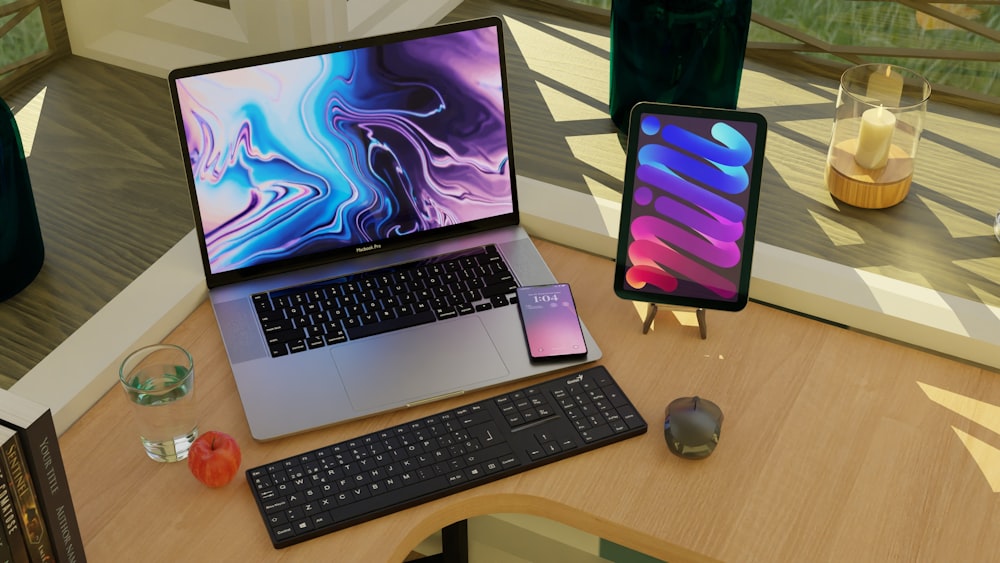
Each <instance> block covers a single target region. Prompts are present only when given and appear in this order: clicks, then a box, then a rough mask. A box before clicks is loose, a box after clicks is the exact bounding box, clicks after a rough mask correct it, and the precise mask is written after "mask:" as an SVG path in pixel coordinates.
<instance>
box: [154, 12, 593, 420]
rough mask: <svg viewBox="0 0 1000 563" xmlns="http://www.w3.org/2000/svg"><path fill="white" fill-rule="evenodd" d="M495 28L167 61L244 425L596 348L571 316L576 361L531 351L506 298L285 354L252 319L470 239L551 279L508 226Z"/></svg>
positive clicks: (360, 413) (436, 392) (526, 275)
mask: <svg viewBox="0 0 1000 563" xmlns="http://www.w3.org/2000/svg"><path fill="white" fill-rule="evenodd" d="M501 25H502V24H501V22H500V20H498V19H496V18H487V19H482V20H473V21H468V22H460V23H456V24H447V25H442V26H437V27H434V28H427V29H421V30H415V31H408V32H403V33H397V34H391V35H386V36H380V37H373V38H366V39H360V40H356V41H351V42H345V43H339V44H332V45H325V46H320V47H312V48H307V49H300V50H296V51H289V52H284V53H277V54H271V55H264V56H260V57H253V58H248V59H240V60H235V61H226V62H220V63H212V64H207V65H200V66H197V67H189V68H184V69H178V70H175V71H173V72H172V73H171V74H170V77H169V80H168V82H169V86H170V92H171V96H172V99H173V103H174V111H175V115H176V118H177V124H178V129H179V134H180V139H181V147H182V154H183V157H184V162H185V165H186V170H187V177H188V183H189V186H190V190H191V196H192V203H193V208H194V213H195V223H196V226H197V230H198V235H199V237H198V238H199V244H200V246H201V253H202V259H203V263H204V267H205V273H206V281H207V283H208V286H209V294H210V298H211V301H212V304H213V307H214V310H215V314H216V318H217V320H218V323H219V328H220V330H221V332H222V337H223V340H224V342H225V346H226V351H227V353H228V356H229V361H230V363H231V365H232V369H233V375H234V377H235V380H236V384H237V387H238V389H239V394H240V398H241V400H242V403H243V408H244V411H245V413H246V418H247V422H248V424H249V427H250V431H251V434H252V435H253V436H254V437H255V438H256V439H258V440H268V439H273V438H277V437H280V436H286V435H290V434H294V433H299V432H303V431H307V430H311V429H315V428H320V427H324V426H328V425H331V424H335V423H339V422H343V421H347V420H351V419H356V418H360V417H364V416H369V415H373V414H376V413H380V412H384V411H387V410H392V409H399V408H403V407H407V406H412V405H414V404H421V403H424V402H428V401H433V400H437V399H441V398H445V397H450V396H454V395H458V394H461V393H464V392H467V391H470V390H474V389H480V388H483V387H488V386H493V385H498V384H501V383H505V382H508V381H512V380H516V379H520V378H525V377H529V376H533V375H538V374H542V373H546V372H551V371H554V370H558V369H562V368H566V367H570V366H573V365H578V364H582V363H586V362H591V361H594V360H596V359H598V358H599V357H600V356H601V352H600V349H599V348H598V346H597V344H596V343H595V342H594V341H593V338H592V337H591V336H590V334H589V332H587V330H586V328H584V333H585V337H586V340H587V347H588V353H587V355H586V356H581V357H577V358H574V359H571V360H560V361H556V362H544V363H538V362H532V361H530V360H529V358H528V351H527V348H526V345H525V339H524V335H523V331H522V328H521V321H520V316H519V314H518V311H517V308H516V306H514V305H508V306H497V307H491V308H488V309H486V310H480V311H476V312H475V313H471V314H462V315H457V316H454V317H452V318H447V319H445V320H438V321H436V322H430V323H426V324H421V325H419V326H414V327H411V328H404V329H400V330H395V331H392V332H387V333H384V334H379V335H375V336H368V337H365V338H358V339H348V340H346V341H340V342H331V343H326V342H324V343H319V342H318V341H317V342H316V343H315V344H316V345H315V346H313V345H310V346H305V345H302V346H299V347H297V348H296V346H293V345H289V348H282V349H281V351H278V349H277V348H274V345H273V338H271V339H269V336H268V334H265V332H266V331H265V328H263V326H270V325H263V326H262V321H261V314H260V313H259V311H258V309H257V308H258V306H259V302H260V300H261V299H264V298H262V297H261V295H265V296H266V295H268V292H272V293H271V295H276V294H278V293H282V291H283V290H285V288H291V287H297V286H301V285H306V286H307V287H319V286H321V285H322V283H323V282H324V280H331V279H337V278H343V277H345V276H354V275H358V274H359V273H362V272H368V271H371V270H376V269H380V268H385V267H393V266H394V265H399V264H405V263H410V262H413V261H422V260H431V261H433V260H435V258H434V257H436V256H439V255H442V254H451V253H461V252H463V251H465V250H466V249H470V248H478V247H483V246H486V245H493V246H495V248H496V249H497V251H498V252H499V254H500V255H501V256H502V257H503V258H504V260H505V261H506V263H507V264H508V265H509V267H510V271H511V273H512V274H513V277H514V278H515V280H516V283H517V284H518V285H535V284H545V283H553V282H555V281H556V280H555V278H554V276H553V275H552V273H551V272H550V271H549V269H548V268H547V266H546V265H545V263H544V261H543V260H542V258H541V256H540V255H539V253H538V251H537V249H536V248H535V246H534V245H533V244H532V242H531V240H530V239H529V238H528V236H527V233H526V232H525V231H524V229H523V228H521V227H520V226H519V224H518V207H517V194H516V187H515V174H514V169H513V162H512V160H511V156H512V154H513V153H512V148H511V127H510V119H509V100H508V90H507V84H506V70H505V65H504V51H503V30H502V27H501ZM274 292H277V293H274ZM268 299H269V301H268V302H269V303H271V302H276V300H275V299H273V298H268ZM282 322H285V321H282ZM288 322H289V323H291V321H288ZM267 330H270V328H268V329H267ZM288 349H291V350H293V351H294V352H289V353H286V352H287V350H288ZM296 350H298V351H296Z"/></svg>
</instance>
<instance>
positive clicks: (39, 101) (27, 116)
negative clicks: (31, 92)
mask: <svg viewBox="0 0 1000 563" xmlns="http://www.w3.org/2000/svg"><path fill="white" fill-rule="evenodd" d="M47 89H48V88H47V87H43V88H42V89H41V90H40V91H39V92H38V93H37V94H35V96H34V97H33V98H31V101H29V102H28V103H26V104H24V106H22V107H21V108H19V109H18V110H17V111H16V112H14V120H15V121H17V130H18V132H19V133H20V134H21V145H22V146H23V147H24V156H25V157H29V156H31V148H32V146H34V144H35V133H36V132H38V121H39V120H40V119H41V117H42V106H43V105H44V104H45V92H46V90H47Z"/></svg>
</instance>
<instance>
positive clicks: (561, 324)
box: [517, 283, 587, 360]
mask: <svg viewBox="0 0 1000 563" xmlns="http://www.w3.org/2000/svg"><path fill="white" fill-rule="evenodd" d="M517 306H518V308H519V309H520V311H521V321H522V323H523V324H524V335H525V337H526V338H527V340H528V353H529V355H530V356H531V358H532V359H535V360H540V359H544V358H559V357H565V356H579V355H583V354H586V353H587V344H586V342H585V341H584V339H583V329H582V328H581V327H580V317H579V316H578V315H577V313H576V305H575V304H574V303H573V294H572V293H571V292H570V289H569V284H565V283H557V284H552V285H533V286H525V287H519V288H517Z"/></svg>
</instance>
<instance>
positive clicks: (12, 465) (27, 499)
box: [0, 434, 55, 563]
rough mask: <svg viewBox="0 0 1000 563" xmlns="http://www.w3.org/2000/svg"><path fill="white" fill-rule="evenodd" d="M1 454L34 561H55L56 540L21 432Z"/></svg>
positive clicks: (0, 449)
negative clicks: (40, 500) (51, 535)
mask: <svg viewBox="0 0 1000 563" xmlns="http://www.w3.org/2000/svg"><path fill="white" fill-rule="evenodd" d="M0 458H2V463H3V468H4V471H5V472H6V474H7V484H8V485H9V487H10V492H11V495H10V496H11V498H12V499H13V501H14V511H15V512H16V513H17V516H18V523H19V524H21V533H22V536H23V537H24V539H25V544H26V545H27V547H28V555H29V557H30V558H31V561H32V563H51V562H52V561H53V560H54V557H55V556H54V554H53V552H52V540H51V539H50V538H49V533H48V526H47V525H46V523H45V521H44V519H43V517H42V512H41V510H39V506H38V497H37V495H36V493H35V484H34V482H33V481H32V479H31V474H30V473H29V472H28V468H27V465H26V464H25V458H24V452H23V451H22V450H21V441H20V439H19V438H18V435H17V434H14V435H13V436H11V438H10V439H9V440H7V441H6V442H4V443H3V445H2V446H0Z"/></svg>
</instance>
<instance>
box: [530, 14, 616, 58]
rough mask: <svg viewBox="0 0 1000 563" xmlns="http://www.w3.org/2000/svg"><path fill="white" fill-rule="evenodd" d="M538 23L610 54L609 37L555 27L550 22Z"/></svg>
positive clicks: (559, 26)
mask: <svg viewBox="0 0 1000 563" xmlns="http://www.w3.org/2000/svg"><path fill="white" fill-rule="evenodd" d="M539 23H541V24H542V25H544V26H546V27H550V28H552V29H554V30H556V31H558V32H560V33H565V34H566V35H569V36H571V37H573V38H575V39H579V40H580V41H583V42H584V43H587V44H590V45H593V46H594V47H597V48H598V49H601V50H602V51H604V52H605V53H610V52H611V37H610V36H608V35H604V34H599V33H589V32H586V31H580V30H578V29H573V28H570V27H563V26H561V25H556V24H554V23H551V22H544V21H543V22H539Z"/></svg>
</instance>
